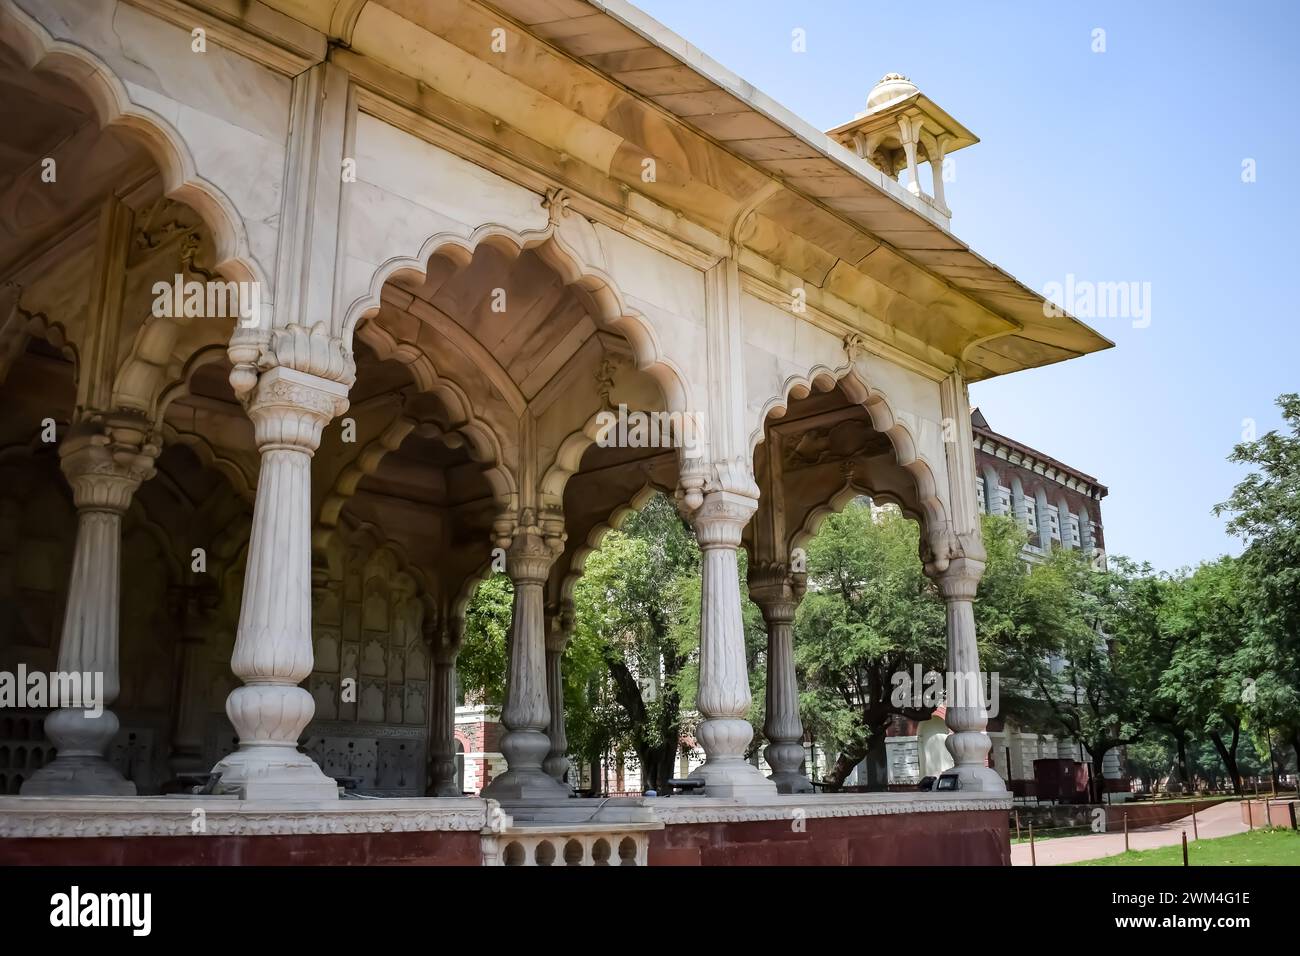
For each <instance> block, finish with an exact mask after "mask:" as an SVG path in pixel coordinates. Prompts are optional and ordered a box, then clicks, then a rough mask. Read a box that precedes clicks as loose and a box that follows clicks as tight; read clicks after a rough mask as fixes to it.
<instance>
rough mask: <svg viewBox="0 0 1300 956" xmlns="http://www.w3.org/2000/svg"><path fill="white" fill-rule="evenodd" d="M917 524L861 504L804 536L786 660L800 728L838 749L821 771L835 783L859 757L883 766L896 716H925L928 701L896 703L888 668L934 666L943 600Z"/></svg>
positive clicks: (939, 660) (940, 659) (941, 654)
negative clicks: (791, 664)
mask: <svg viewBox="0 0 1300 956" xmlns="http://www.w3.org/2000/svg"><path fill="white" fill-rule="evenodd" d="M918 545H919V541H918V530H917V526H916V524H915V523H914V522H912V521H909V520H908V519H906V518H904V517H903V516H902V515H901V514H898V513H897V512H892V511H885V512H882V513H880V514H879V515H878V516H873V514H872V509H871V507H870V506H869V505H868V504H867V503H865V502H863V501H857V502H854V503H851V504H850V505H849V506H848V507H847V508H845V509H844V510H843V511H842V512H840V513H839V514H835V515H831V516H830V517H828V518H827V519H826V521H825V523H824V524H823V525H822V527H821V529H820V531H819V532H818V534H817V535H816V537H814V538H813V540H812V541H811V542H809V544H808V548H807V557H808V592H807V594H806V595H805V597H804V599H803V602H802V603H801V605H800V607H799V612H798V615H797V617H796V618H795V630H794V642H795V661H796V665H797V666H798V668H799V669H800V671H801V672H802V675H803V682H802V685H803V687H804V688H805V689H804V691H803V693H802V695H801V699H800V703H801V707H802V709H803V711H804V714H805V717H806V720H807V724H808V728H809V729H810V730H811V731H812V732H813V734H814V735H815V736H816V737H817V738H819V739H821V740H823V741H829V742H833V744H834V746H835V747H837V748H838V750H839V756H838V757H837V759H836V761H835V763H834V765H833V766H832V767H831V768H830V770H829V772H828V774H827V776H826V779H827V781H828V782H829V783H830V784H831V785H832V786H838V785H840V784H842V783H843V782H844V778H845V777H847V776H848V774H849V772H850V771H851V770H852V769H853V767H854V766H856V765H857V764H858V763H860V762H861V761H862V760H863V759H864V758H867V757H870V758H872V759H871V761H870V763H871V764H873V765H874V766H876V767H877V768H878V769H877V772H880V771H882V770H883V768H884V763H885V762H884V753H885V729H886V728H887V727H888V725H889V723H890V721H891V720H892V718H893V717H894V716H895V715H901V716H904V717H909V718H911V719H913V720H918V721H921V720H926V719H928V718H929V717H930V715H931V714H932V713H933V712H934V708H933V707H917V706H912V702H910V701H909V702H907V703H905V704H904V705H903V706H899V705H897V704H896V703H895V702H894V701H893V700H892V699H891V698H892V697H893V696H894V695H893V693H892V692H893V689H894V683H893V681H892V677H893V675H894V674H895V673H899V672H903V673H907V674H909V675H910V674H912V673H913V666H914V665H917V664H919V665H920V666H921V668H922V671H923V672H928V671H931V670H937V671H940V672H942V671H943V665H944V660H945V657H946V653H947V639H946V629H945V613H944V606H943V601H942V599H941V598H940V597H939V594H938V592H937V590H936V589H935V587H934V585H933V583H932V582H931V581H930V580H929V579H928V578H926V577H925V575H924V573H923V571H922V567H921V562H920V560H919V558H918Z"/></svg>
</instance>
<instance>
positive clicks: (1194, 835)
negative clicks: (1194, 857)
mask: <svg viewBox="0 0 1300 956" xmlns="http://www.w3.org/2000/svg"><path fill="white" fill-rule="evenodd" d="M1200 838H1201V831H1200V828H1199V827H1197V825H1196V804H1194V803H1193V804H1192V839H1193V840H1199V839H1200Z"/></svg>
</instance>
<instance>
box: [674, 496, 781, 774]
mask: <svg viewBox="0 0 1300 956" xmlns="http://www.w3.org/2000/svg"><path fill="white" fill-rule="evenodd" d="M754 507H755V502H754V500H753V499H752V498H746V497H745V496H743V495H739V494H734V493H732V492H727V491H711V492H708V493H707V494H705V495H704V496H703V502H702V504H701V505H700V507H699V508H698V510H696V511H695V512H694V514H693V515H692V516H691V523H692V524H693V526H694V528H695V536H696V539H697V540H698V541H699V543H700V550H701V552H702V561H701V570H700V574H701V578H700V684H699V692H698V694H697V695H696V706H697V707H698V708H699V711H700V713H701V715H703V717H704V720H703V721H702V722H701V723H700V725H699V727H698V728H697V729H696V732H695V735H696V737H697V739H698V740H699V741H700V745H701V746H702V747H703V748H704V763H703V764H702V765H701V766H700V767H697V768H696V769H695V771H694V772H693V773H692V774H691V776H692V777H693V778H696V779H702V780H704V782H705V793H706V794H708V795H709V796H717V797H731V796H741V795H744V794H747V793H754V794H760V793H772V792H774V791H775V789H776V788H775V786H774V785H773V784H772V782H771V781H770V780H768V779H767V778H765V777H764V776H763V775H762V774H761V773H760V772H759V770H758V768H757V767H755V766H754V765H753V764H751V763H749V762H748V761H747V760H745V749H746V748H747V747H748V746H749V742H750V741H751V740H752V739H753V737H754V730H753V728H752V727H751V726H750V725H749V705H750V703H751V699H752V698H751V697H750V693H749V667H748V662H747V661H746V659H745V627H744V619H743V617H742V615H741V609H740V580H739V577H738V575H739V569H738V564H737V561H736V549H737V548H738V547H740V536H741V531H742V530H743V529H744V527H745V524H746V523H747V522H748V521H749V518H750V516H751V515H752V514H753V513H754Z"/></svg>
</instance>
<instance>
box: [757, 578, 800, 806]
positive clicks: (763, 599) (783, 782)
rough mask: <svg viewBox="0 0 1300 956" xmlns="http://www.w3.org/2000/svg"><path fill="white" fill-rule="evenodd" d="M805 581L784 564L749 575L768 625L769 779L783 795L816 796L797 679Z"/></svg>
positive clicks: (766, 729) (766, 754) (765, 727)
mask: <svg viewBox="0 0 1300 956" xmlns="http://www.w3.org/2000/svg"><path fill="white" fill-rule="evenodd" d="M806 586H807V577H806V575H803V574H792V573H790V571H789V569H788V568H787V567H786V566H785V565H784V564H768V565H764V566H762V567H758V568H755V569H753V570H751V572H750V575H749V596H750V597H751V598H752V599H753V601H754V603H755V604H757V605H758V606H759V608H760V610H762V612H763V620H764V621H765V622H766V623H767V714H766V719H765V720H764V723H763V733H764V734H766V735H767V739H768V741H769V743H768V745H767V748H766V749H765V750H764V751H763V756H764V757H766V758H767V765H768V766H769V767H771V768H772V773H771V775H770V776H769V777H768V779H769V780H771V781H772V782H773V783H774V784H776V789H777V791H778V792H780V793H812V789H813V787H812V783H811V782H810V781H809V780H808V778H807V777H805V776H804V775H803V774H802V773H800V772H799V765H800V764H801V763H803V722H802V721H801V720H800V719H799V684H798V681H796V680H795V673H794V615H795V611H796V610H797V609H798V607H799V602H800V601H802V600H803V595H804V590H805V588H806Z"/></svg>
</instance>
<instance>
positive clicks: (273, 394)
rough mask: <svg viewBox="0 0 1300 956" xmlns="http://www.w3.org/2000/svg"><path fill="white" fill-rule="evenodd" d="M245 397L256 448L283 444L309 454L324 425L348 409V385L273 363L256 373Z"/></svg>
mask: <svg viewBox="0 0 1300 956" xmlns="http://www.w3.org/2000/svg"><path fill="white" fill-rule="evenodd" d="M246 400H247V403H248V417H249V418H250V419H252V421H253V429H254V434H255V439H256V441H257V447H258V448H259V449H260V450H265V449H266V448H267V447H268V446H269V447H276V446H284V447H288V448H294V449H297V450H300V451H305V452H307V453H308V454H311V453H312V452H315V450H316V448H317V446H319V445H320V438H321V431H322V430H323V429H324V428H325V426H326V425H327V424H329V422H330V421H332V420H333V419H334V418H335V417H336V416H338V415H342V414H343V413H344V412H346V411H347V410H348V387H347V386H346V385H344V384H342V383H340V382H336V381H332V380H331V379H327V378H321V377H320V376H318V375H312V374H309V373H306V372H300V371H298V370H296V369H293V368H289V367H287V366H276V367H275V368H272V369H269V370H268V371H266V372H263V373H262V374H261V375H260V376H258V379H257V385H256V387H255V388H254V390H253V391H252V392H250V393H249V395H248V396H247V399H246Z"/></svg>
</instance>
